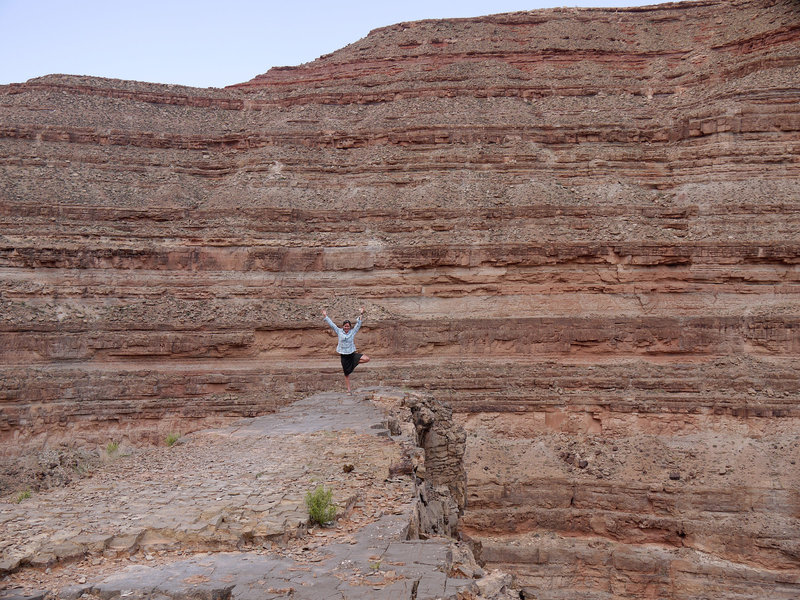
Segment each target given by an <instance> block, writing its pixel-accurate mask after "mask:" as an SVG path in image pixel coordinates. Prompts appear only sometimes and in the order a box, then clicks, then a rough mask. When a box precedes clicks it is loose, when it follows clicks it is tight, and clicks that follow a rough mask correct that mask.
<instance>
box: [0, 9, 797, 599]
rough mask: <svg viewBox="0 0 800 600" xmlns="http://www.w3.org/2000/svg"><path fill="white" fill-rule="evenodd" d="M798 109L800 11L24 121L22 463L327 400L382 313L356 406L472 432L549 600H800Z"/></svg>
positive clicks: (544, 15)
mask: <svg viewBox="0 0 800 600" xmlns="http://www.w3.org/2000/svg"><path fill="white" fill-rule="evenodd" d="M799 83H800V8H799V7H798V4H797V2H794V1H791V0H746V1H745V0H733V1H725V2H723V1H719V0H699V1H697V2H687V3H677V4H664V5H659V6H652V7H642V8H630V9H554V10H544V11H533V12H519V13H509V14H504V15H494V16H486V17H479V18H474V19H454V20H431V21H420V22H414V23H400V24H396V25H392V26H389V27H385V28H381V29H378V30H375V31H373V32H371V33H370V34H369V35H368V36H367V37H365V38H364V39H362V40H359V41H356V42H354V43H353V44H351V45H349V46H347V47H345V48H342V49H341V50H338V51H336V52H334V53H332V54H330V55H326V56H323V57H320V58H319V59H318V60H316V61H313V62H311V63H307V64H304V65H300V66H297V67H286V68H279V69H272V70H270V71H269V72H267V73H265V74H263V75H260V76H258V77H255V78H254V79H252V80H251V81H249V82H245V83H242V84H240V85H237V86H232V87H230V88H227V89H196V88H187V87H181V86H174V85H158V84H151V83H140V82H131V81H118V80H108V79H99V78H93V77H78V76H68V75H49V76H46V77H42V78H38V79H34V80H31V81H28V82H26V83H20V84H13V85H7V86H2V87H0V273H1V274H2V277H0V402H1V403H2V404H0V406H2V418H0V437H2V440H3V441H4V445H3V448H4V451H5V452H13V451H15V450H18V449H20V448H22V447H23V446H24V445H26V444H39V443H45V442H52V443H55V442H58V441H68V442H69V443H73V444H79V443H91V442H95V441H102V442H103V443H105V442H106V441H107V439H108V436H107V433H106V432H107V431H109V429H110V428H111V429H114V430H115V431H117V432H122V433H123V434H124V435H127V436H128V437H129V438H130V439H131V440H132V441H136V442H138V441H139V440H140V439H142V438H148V437H149V438H153V439H160V438H161V437H163V434H164V433H166V432H168V431H172V430H174V429H175V428H176V426H180V428H181V430H182V431H189V430H192V429H197V428H200V427H205V426H210V425H213V424H216V423H224V422H227V421H229V420H230V419H231V418H233V417H239V416H252V415H257V414H262V413H267V412H271V411H274V410H276V409H277V408H278V407H280V406H282V405H285V404H288V403H291V402H293V401H296V400H298V399H300V398H302V397H305V396H308V395H310V394H313V393H316V392H321V391H330V390H331V389H332V388H336V387H337V386H341V385H342V382H341V374H340V371H339V366H338V360H337V358H336V355H335V354H334V352H333V349H334V346H335V340H333V338H331V337H330V335H329V332H328V331H327V330H326V328H325V326H324V324H323V323H322V321H321V318H320V313H321V309H322V308H323V307H325V308H327V310H328V312H329V314H330V315H331V316H332V318H333V319H334V320H336V321H337V322H341V320H342V319H344V318H348V317H349V318H353V317H354V316H356V315H357V310H358V307H359V306H362V305H363V306H364V307H365V308H366V320H365V324H364V328H363V329H362V330H361V332H360V333H359V335H358V338H357V341H358V347H359V350H361V351H364V352H367V353H368V354H369V355H370V356H371V357H372V361H371V362H370V363H369V364H368V365H362V366H360V367H359V369H358V370H357V371H356V372H355V374H354V375H353V378H354V383H355V385H356V386H359V385H395V386H406V387H412V388H423V387H424V388H427V389H430V390H432V391H434V392H435V394H436V396H437V397H438V398H441V399H445V400H447V401H448V402H449V403H450V404H451V405H452V407H453V408H454V410H455V412H456V418H457V419H459V420H460V421H461V422H462V423H463V425H464V427H465V429H466V430H467V432H468V437H467V449H466V452H467V465H468V473H467V492H466V494H467V509H466V512H465V515H464V518H463V520H462V530H463V531H464V532H465V533H467V534H469V535H470V536H471V537H473V538H474V539H476V540H478V541H480V542H481V543H482V544H483V559H484V560H485V561H487V564H488V565H490V566H502V567H504V568H508V569H512V570H514V571H515V572H516V573H517V575H518V580H519V582H520V583H521V584H522V585H523V586H524V587H526V589H527V591H528V592H529V593H530V594H534V595H535V596H536V597H537V598H540V599H542V600H544V599H554V600H555V599H559V598H565V597H575V595H581V597H586V598H592V599H595V598H596V599H598V600H600V599H606V598H674V599H679V598H698V597H713V598H719V599H724V598H764V597H770V598H796V597H797V596H798V595H799V594H800V587H799V586H800V546H799V545H798V540H800V496H798V489H800V467H798V466H797V460H798V459H800V422H799V420H800V408H798V407H800V392H799V391H798V390H799V389H800V375H798V373H800V303H798V298H800V296H798V293H800V266H799V265H800V85H798V84H799ZM3 491H4V493H6V492H10V491H13V490H3Z"/></svg>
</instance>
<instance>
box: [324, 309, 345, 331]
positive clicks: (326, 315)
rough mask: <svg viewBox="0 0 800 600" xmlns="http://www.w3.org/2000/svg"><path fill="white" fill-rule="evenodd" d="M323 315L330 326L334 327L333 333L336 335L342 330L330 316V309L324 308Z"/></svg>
mask: <svg viewBox="0 0 800 600" xmlns="http://www.w3.org/2000/svg"><path fill="white" fill-rule="evenodd" d="M322 316H323V317H325V319H324V320H325V322H326V323H327V324H328V327H330V328H331V329H333V333H335V334H336V335H339V332H340V331H341V330H340V329H339V328H338V327H337V326H336V324H335V323H334V322H333V321H331V319H330V317H328V311H327V310H325V309H322Z"/></svg>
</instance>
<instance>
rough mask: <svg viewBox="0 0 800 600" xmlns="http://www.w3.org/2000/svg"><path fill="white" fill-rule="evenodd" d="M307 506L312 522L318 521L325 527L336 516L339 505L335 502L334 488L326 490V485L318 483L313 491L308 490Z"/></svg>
mask: <svg viewBox="0 0 800 600" xmlns="http://www.w3.org/2000/svg"><path fill="white" fill-rule="evenodd" d="M306 508H308V518H309V520H310V521H311V523H312V524H313V523H318V524H320V525H322V526H323V527H324V526H325V525H327V524H328V523H330V522H332V521H333V520H334V519H335V518H336V509H337V506H336V504H334V502H333V490H326V489H325V486H323V485H318V486H317V487H316V489H314V491H313V492H306Z"/></svg>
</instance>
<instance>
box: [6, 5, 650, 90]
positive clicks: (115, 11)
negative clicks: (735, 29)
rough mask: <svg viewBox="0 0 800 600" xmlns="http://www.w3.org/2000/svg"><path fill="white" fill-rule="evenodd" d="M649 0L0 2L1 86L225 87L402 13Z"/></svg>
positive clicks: (439, 14)
mask: <svg viewBox="0 0 800 600" xmlns="http://www.w3.org/2000/svg"><path fill="white" fill-rule="evenodd" d="M647 4H660V2H657V1H656V0H651V1H649V2H637V1H636V0H628V1H620V2H615V1H613V0H598V1H592V0H555V1H542V0H528V1H524V0H491V1H489V0H483V1H481V0H441V1H440V0H427V1H425V0H396V1H394V2H381V1H379V0H373V1H363V0H328V1H326V2H321V1H318V0H300V1H298V0H294V1H292V0H284V1H282V2H275V1H272V0H265V1H261V2H258V1H256V0H216V1H211V0H191V1H189V0H160V1H158V2H156V1H154V0H136V1H133V0H0V31H2V34H1V35H0V57H2V58H0V85H2V84H6V83H17V82H23V81H26V80H28V79H31V78H33V77H39V76H42V75H48V74H51V73H66V74H70V75H95V76H98V77H113V78H118V79H132V80H137V81H149V82H154V83H176V84H182V85H190V86H196V87H224V86H226V85H231V84H234V83H240V82H243V81H247V80H249V79H252V78H253V77H255V76H256V75H259V74H261V73H264V72H266V71H268V70H269V69H270V68H271V67H275V66H286V65H299V64H302V63H305V62H309V61H312V60H314V59H315V58H317V57H319V56H321V55H323V54H326V53H329V52H333V51H334V50H337V49H339V48H341V47H343V46H346V45H347V44H350V43H352V42H355V41H357V40H359V39H361V38H363V37H364V36H366V35H367V34H368V33H369V32H370V31H371V30H372V29H375V28H377V27H383V26H386V25H392V24H394V23H399V22H401V21H417V20H420V19H436V18H449V17H475V16H479V15H486V14H494V13H502V12H512V11H518V10H536V9H539V8H550V7H555V6H587V7H588V6H591V7H614V6H617V7H619V6H642V5H647Z"/></svg>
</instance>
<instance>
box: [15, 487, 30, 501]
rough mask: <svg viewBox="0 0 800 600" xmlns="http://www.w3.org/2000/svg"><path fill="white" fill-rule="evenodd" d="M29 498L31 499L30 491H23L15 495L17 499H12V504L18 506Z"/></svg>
mask: <svg viewBox="0 0 800 600" xmlns="http://www.w3.org/2000/svg"><path fill="white" fill-rule="evenodd" d="M30 497H31V491H30V490H25V491H24V492H20V493H19V494H17V497H16V498H15V499H14V502H16V503H17V504H19V503H20V502H22V501H23V500H27V499H28V498H30Z"/></svg>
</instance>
